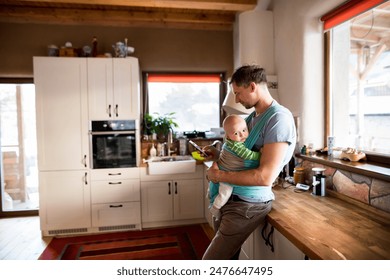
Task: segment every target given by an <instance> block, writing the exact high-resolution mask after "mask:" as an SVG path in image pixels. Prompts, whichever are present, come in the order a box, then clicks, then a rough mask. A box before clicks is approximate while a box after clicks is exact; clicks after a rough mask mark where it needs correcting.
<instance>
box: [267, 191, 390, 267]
mask: <svg viewBox="0 0 390 280" xmlns="http://www.w3.org/2000/svg"><path fill="white" fill-rule="evenodd" d="M273 191H274V193H275V196H276V200H275V201H274V202H273V204H272V210H271V212H270V213H269V214H268V216H267V221H268V223H269V224H271V225H272V226H273V227H275V228H276V229H277V230H278V231H279V232H280V233H282V234H283V235H284V236H285V237H286V238H287V239H288V240H289V241H291V242H292V243H293V244H294V245H295V246H296V247H297V248H298V249H299V250H301V251H302V252H303V253H304V254H305V255H306V256H307V257H308V258H309V259H324V260H338V259H348V260H379V259H390V214H389V213H387V212H384V211H381V210H378V209H376V208H373V207H370V206H367V205H365V204H363V203H360V202H357V201H354V200H352V199H347V198H345V197H344V196H342V195H339V194H337V193H335V192H332V191H329V190H327V194H326V196H324V197H321V196H314V195H312V194H311V190H310V191H306V192H297V191H296V189H295V186H293V185H289V186H288V187H286V188H283V187H282V186H279V185H278V186H275V187H274V189H273Z"/></svg>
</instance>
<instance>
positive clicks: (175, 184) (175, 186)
mask: <svg viewBox="0 0 390 280" xmlns="http://www.w3.org/2000/svg"><path fill="white" fill-rule="evenodd" d="M175 194H177V182H175Z"/></svg>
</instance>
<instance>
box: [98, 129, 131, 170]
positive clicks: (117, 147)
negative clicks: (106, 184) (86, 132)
mask: <svg viewBox="0 0 390 280" xmlns="http://www.w3.org/2000/svg"><path fill="white" fill-rule="evenodd" d="M91 142H92V143H91V146H92V168H93V169H99V168H125V167H136V166H137V140H136V132H135V131H120V132H114V131H110V132H92V133H91Z"/></svg>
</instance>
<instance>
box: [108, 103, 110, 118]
mask: <svg viewBox="0 0 390 280" xmlns="http://www.w3.org/2000/svg"><path fill="white" fill-rule="evenodd" d="M108 116H109V117H110V118H111V104H110V105H108Z"/></svg>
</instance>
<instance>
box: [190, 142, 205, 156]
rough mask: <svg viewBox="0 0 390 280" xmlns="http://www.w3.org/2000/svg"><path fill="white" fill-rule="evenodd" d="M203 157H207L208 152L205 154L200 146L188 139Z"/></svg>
mask: <svg viewBox="0 0 390 280" xmlns="http://www.w3.org/2000/svg"><path fill="white" fill-rule="evenodd" d="M188 142H189V143H190V144H191V145H192V146H193V147H194V148H195V149H196V150H197V151H199V153H200V154H201V155H202V156H203V157H208V154H206V153H205V152H204V151H203V150H202V148H201V147H199V146H198V145H197V144H196V143H195V142H194V141H191V140H189V141H188Z"/></svg>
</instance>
